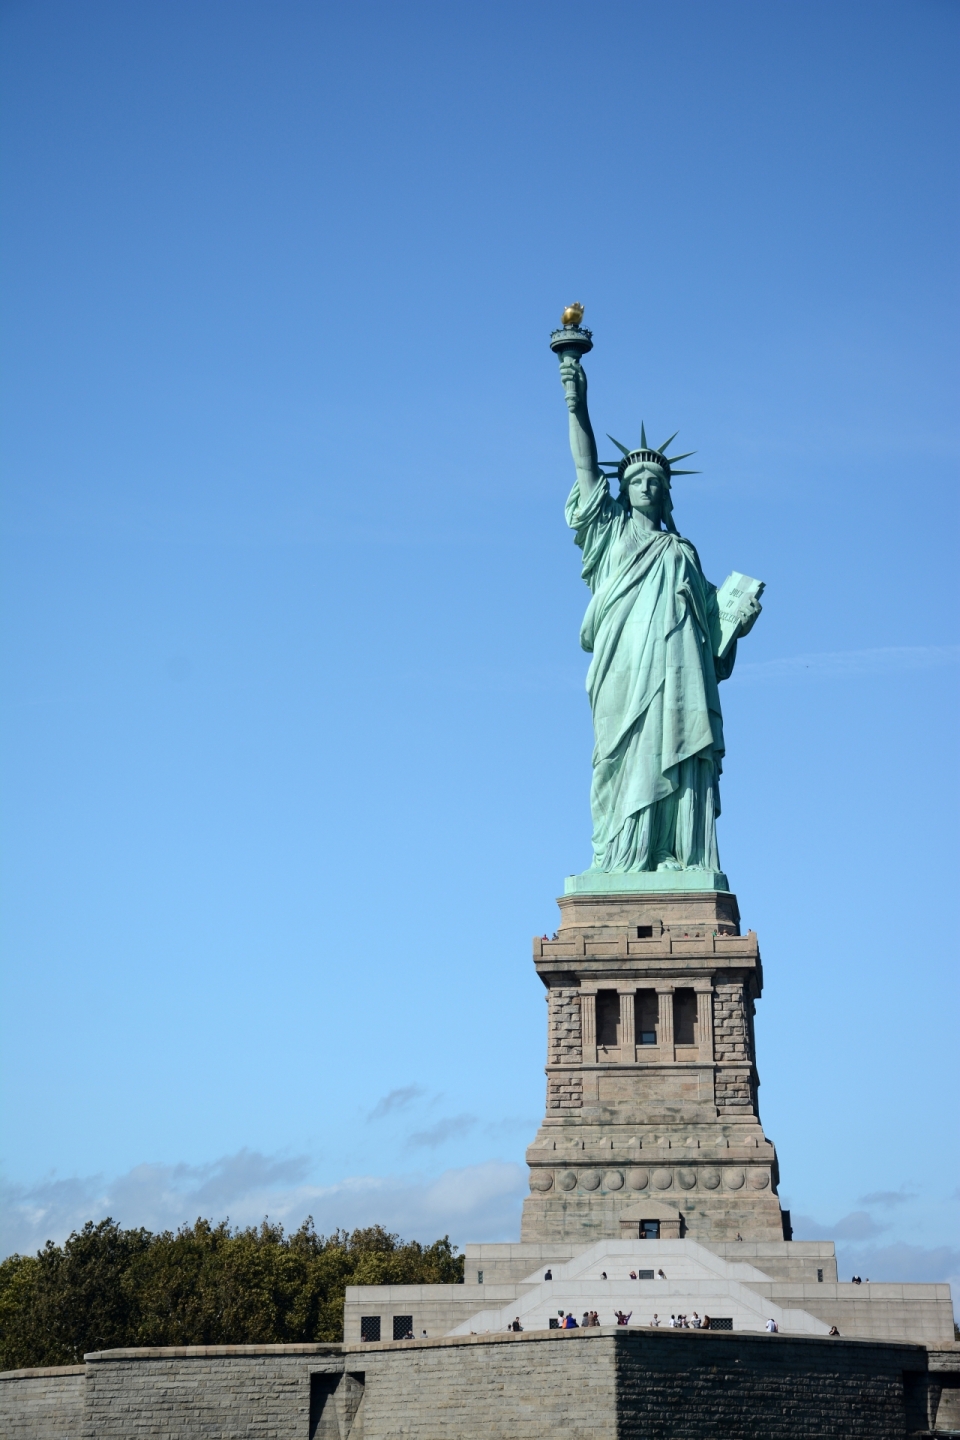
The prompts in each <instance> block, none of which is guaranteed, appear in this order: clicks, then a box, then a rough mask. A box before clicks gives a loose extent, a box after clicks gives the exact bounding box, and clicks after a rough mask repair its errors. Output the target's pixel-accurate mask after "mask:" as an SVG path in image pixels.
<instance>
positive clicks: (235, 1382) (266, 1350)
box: [36, 1345, 343, 1440]
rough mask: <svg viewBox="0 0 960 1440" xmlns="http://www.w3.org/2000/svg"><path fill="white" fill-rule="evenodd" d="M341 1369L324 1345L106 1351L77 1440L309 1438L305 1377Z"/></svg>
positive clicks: (94, 1367) (94, 1371)
mask: <svg viewBox="0 0 960 1440" xmlns="http://www.w3.org/2000/svg"><path fill="white" fill-rule="evenodd" d="M342 1368H343V1362H342V1360H341V1358H340V1347H339V1346H329V1345H325V1346H319V1345H303V1346H297V1345H276V1346H271V1345H263V1346H255V1345H249V1346H244V1345H238V1346H210V1347H206V1348H204V1347H189V1348H185V1349H181V1350H176V1349H171V1348H164V1349H156V1350H139V1351H136V1350H127V1351H123V1350H118V1351H112V1352H111V1351H104V1352H103V1353H102V1354H101V1355H100V1356H99V1357H97V1358H91V1359H90V1361H89V1364H88V1369H87V1393H86V1401H85V1406H84V1421H83V1428H82V1430H81V1431H80V1440H131V1437H133V1436H136V1437H137V1440H201V1437H203V1440H213V1437H216V1440H227V1437H237V1440H239V1437H241V1436H242V1437H243V1440H260V1437H263V1440H267V1437H270V1440H274V1437H275V1440H281V1437H282V1440H307V1436H308V1434H309V1423H310V1372H311V1371H319V1370H326V1369H329V1370H331V1371H334V1372H336V1373H339V1372H340V1371H341V1370H342ZM36 1440H47V1437H46V1436H45V1435H44V1436H40V1435H38V1436H37V1437H36Z"/></svg>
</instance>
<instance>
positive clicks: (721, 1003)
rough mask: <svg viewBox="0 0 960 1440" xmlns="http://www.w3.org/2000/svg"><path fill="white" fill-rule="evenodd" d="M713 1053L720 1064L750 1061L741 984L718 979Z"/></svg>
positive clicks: (738, 1063)
mask: <svg viewBox="0 0 960 1440" xmlns="http://www.w3.org/2000/svg"><path fill="white" fill-rule="evenodd" d="M713 1053H714V1057H715V1058H716V1060H717V1061H718V1063H719V1064H721V1065H747V1066H750V1065H751V1064H752V1063H753V1055H752V1054H751V1053H750V1046H749V1026H748V1023H747V1012H746V1006H745V1005H744V998H743V985H742V984H741V983H740V982H739V981H736V982H735V983H733V984H730V983H727V982H725V981H719V982H718V983H717V985H716V986H715V988H714V992H713Z"/></svg>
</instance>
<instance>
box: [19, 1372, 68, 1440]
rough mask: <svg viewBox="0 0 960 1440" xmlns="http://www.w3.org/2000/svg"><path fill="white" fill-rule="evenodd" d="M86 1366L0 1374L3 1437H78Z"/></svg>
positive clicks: (43, 1439) (29, 1439)
mask: <svg viewBox="0 0 960 1440" xmlns="http://www.w3.org/2000/svg"><path fill="white" fill-rule="evenodd" d="M85 1373H86V1366H85V1365H55V1366H51V1367H50V1368H49V1369H45V1370H7V1371H4V1372H3V1373H0V1437H2V1440H81V1427H82V1424H83V1397H84V1388H85V1385H84V1375H85Z"/></svg>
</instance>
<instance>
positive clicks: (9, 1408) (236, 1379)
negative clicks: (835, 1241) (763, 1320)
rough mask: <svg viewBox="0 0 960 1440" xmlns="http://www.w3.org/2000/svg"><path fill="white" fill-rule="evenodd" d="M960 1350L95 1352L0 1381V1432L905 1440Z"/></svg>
mask: <svg viewBox="0 0 960 1440" xmlns="http://www.w3.org/2000/svg"><path fill="white" fill-rule="evenodd" d="M958 1354H960V1347H958V1346H955V1345H947V1346H940V1347H938V1349H937V1351H936V1355H934V1352H933V1351H931V1352H930V1354H929V1356H928V1352H927V1350H926V1349H925V1348H924V1347H923V1346H920V1345H906V1344H896V1345H894V1344H884V1343H882V1342H873V1341H864V1340H844V1339H839V1340H837V1339H825V1338H807V1337H802V1338H801V1337H795V1336H787V1335H746V1334H723V1333H719V1334H715V1333H712V1332H703V1331H669V1330H668V1331H663V1330H659V1331H658V1330H630V1331H627V1330H622V1329H618V1328H614V1329H591V1330H579V1331H576V1330H575V1331H559V1330H552V1331H535V1332H530V1333H522V1334H513V1333H503V1334H486V1335H473V1336H462V1337H456V1338H454V1337H445V1338H442V1339H437V1340H425V1341H410V1342H385V1343H382V1344H377V1345H345V1346H330V1345H326V1346H324V1345H281V1346H232V1347H231V1346H223V1347H215V1348H214V1347H211V1348H208V1349H202V1348H191V1349H177V1350H175V1349H157V1350H140V1351H133V1350H128V1351H113V1352H109V1351H108V1352H103V1353H101V1354H98V1355H93V1356H89V1357H88V1363H87V1366H86V1373H85V1375H84V1374H83V1373H82V1372H81V1371H80V1370H79V1369H77V1368H71V1369H70V1370H65V1371H61V1372H52V1371H51V1372H12V1373H11V1374H9V1375H8V1376H5V1377H3V1378H2V1381H0V1406H2V1409H0V1434H2V1436H3V1437H4V1440H7V1437H10V1440H121V1437H122V1440H134V1437H136V1440H154V1437H155V1440H161V1437H162V1440H212V1437H216V1440H260V1437H262V1440H348V1437H349V1440H400V1437H416V1440H463V1437H469V1436H475V1435H476V1436H479V1435H483V1436H484V1437H485V1440H548V1437H550V1440H552V1437H554V1436H556V1435H562V1436H563V1437H564V1440H718V1437H719V1436H721V1435H722V1436H723V1437H724V1440H771V1437H774V1436H776V1437H777V1440H813V1437H817V1440H834V1437H836V1440H840V1437H843V1440H909V1437H911V1436H913V1437H919V1436H921V1435H923V1434H929V1433H930V1428H931V1427H932V1425H933V1424H935V1423H936V1417H937V1416H938V1415H939V1413H940V1412H941V1411H942V1412H943V1415H944V1416H946V1415H947V1414H948V1413H949V1414H951V1415H952V1413H953V1411H952V1408H951V1407H952V1405H953V1397H954V1396H955V1395H956V1394H957V1393H960V1391H958V1387H957V1384H956V1382H957V1380H958V1379H960V1370H958V1363H960V1362H958V1358H957V1357H958Z"/></svg>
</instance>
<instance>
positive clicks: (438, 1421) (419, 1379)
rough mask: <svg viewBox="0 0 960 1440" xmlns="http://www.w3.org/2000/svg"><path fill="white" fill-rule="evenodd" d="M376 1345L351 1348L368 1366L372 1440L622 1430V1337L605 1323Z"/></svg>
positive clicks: (521, 1438)
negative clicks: (360, 1350)
mask: <svg viewBox="0 0 960 1440" xmlns="http://www.w3.org/2000/svg"><path fill="white" fill-rule="evenodd" d="M598 1340H599V1342H600V1343H597V1341H598ZM578 1341H579V1342H580V1343H577V1342H578ZM571 1342H572V1343H571ZM376 1348H377V1349H378V1350H379V1353H377V1354H369V1353H368V1354H367V1355H366V1356H365V1355H363V1354H357V1353H348V1355H347V1357H346V1364H347V1367H348V1368H349V1369H351V1370H359V1369H360V1368H361V1366H363V1367H364V1368H365V1373H366V1381H367V1383H366V1394H365V1397H364V1401H363V1411H362V1420H363V1429H362V1436H363V1440H395V1437H400V1436H416V1440H465V1437H468V1436H470V1437H473V1436H481V1435H482V1436H483V1437H484V1440H508V1437H509V1440H540V1437H544V1440H546V1437H551V1440H552V1437H554V1436H562V1437H563V1440H617V1435H618V1431H617V1414H616V1403H615V1384H616V1380H615V1367H614V1346H613V1344H612V1341H611V1340H609V1339H606V1340H604V1339H603V1338H602V1337H601V1336H600V1335H599V1332H597V1331H591V1332H586V1333H584V1335H582V1336H581V1335H580V1334H578V1332H577V1331H568V1332H563V1331H559V1330H554V1331H546V1332H543V1331H540V1332H538V1333H536V1334H531V1335H529V1336H527V1335H516V1336H513V1335H509V1336H508V1335H504V1336H502V1337H501V1336H486V1335H482V1336H476V1337H470V1338H465V1339H464V1340H461V1341H459V1342H450V1341H437V1342H435V1343H432V1344H431V1343H430V1342H428V1343H427V1344H425V1345H423V1346H418V1347H417V1349H416V1351H414V1352H413V1353H411V1350H412V1347H410V1348H407V1349H406V1350H404V1348H403V1347H400V1346H392V1345H389V1346H382V1347H376Z"/></svg>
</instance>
